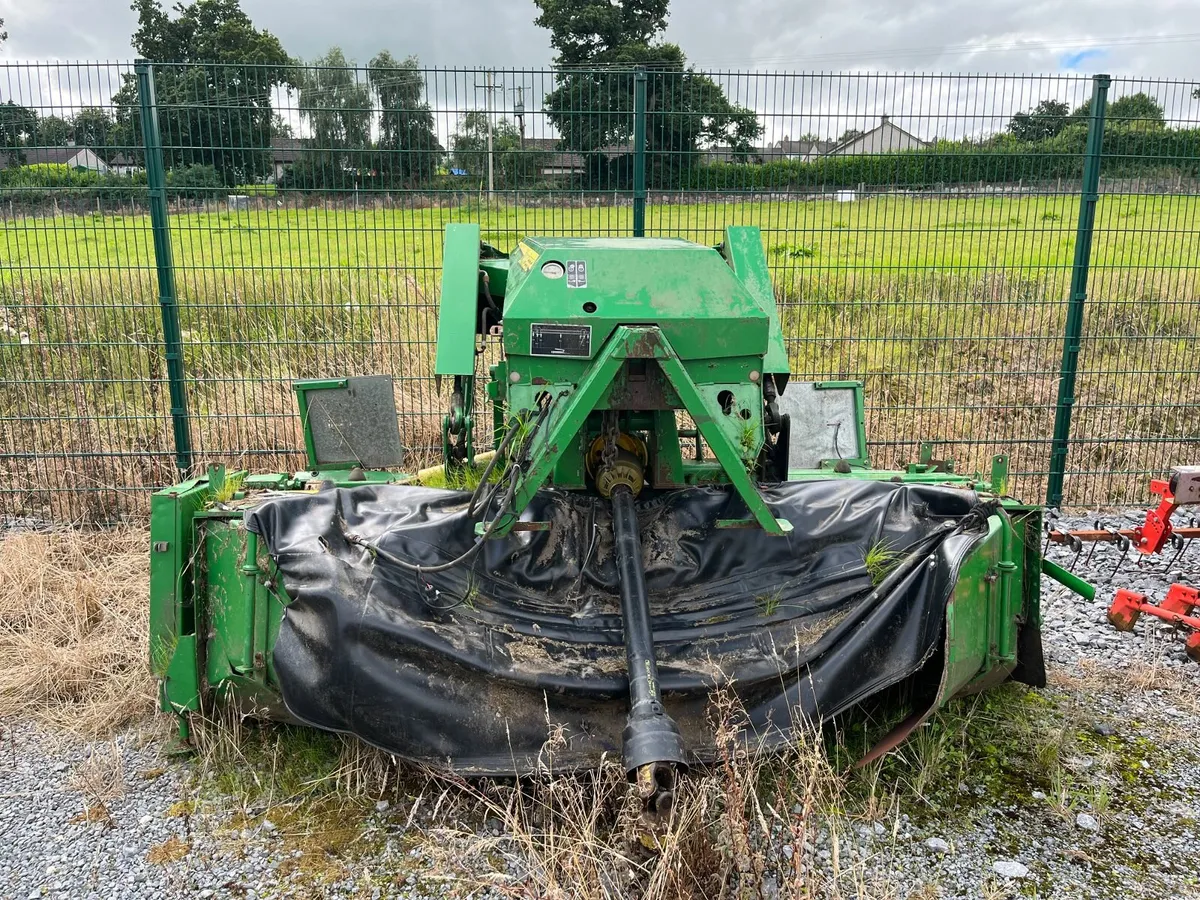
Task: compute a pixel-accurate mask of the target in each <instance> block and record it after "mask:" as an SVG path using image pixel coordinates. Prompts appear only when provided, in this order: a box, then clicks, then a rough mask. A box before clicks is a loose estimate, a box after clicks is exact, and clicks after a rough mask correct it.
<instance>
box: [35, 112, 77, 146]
mask: <svg viewBox="0 0 1200 900" xmlns="http://www.w3.org/2000/svg"><path fill="white" fill-rule="evenodd" d="M69 140H71V123H70V122H68V121H67V120H66V119H64V118H62V116H42V117H41V118H39V119H38V123H37V133H36V134H35V135H34V139H33V143H34V144H36V145H37V146H39V147H61V146H63V145H64V144H66V143H67V141H69Z"/></svg>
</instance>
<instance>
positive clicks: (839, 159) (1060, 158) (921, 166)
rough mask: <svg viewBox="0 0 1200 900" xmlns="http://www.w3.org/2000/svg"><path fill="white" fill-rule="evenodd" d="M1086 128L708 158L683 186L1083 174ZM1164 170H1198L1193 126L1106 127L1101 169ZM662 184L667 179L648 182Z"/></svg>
mask: <svg viewBox="0 0 1200 900" xmlns="http://www.w3.org/2000/svg"><path fill="white" fill-rule="evenodd" d="M1086 145H1087V129H1086V128H1084V127H1081V126H1075V127H1071V128H1067V129H1066V130H1064V131H1063V132H1062V133H1061V134H1059V135H1057V136H1055V137H1053V138H1051V139H1049V140H1046V141H1039V142H1037V143H1021V142H1019V141H1015V140H1012V139H1011V138H1001V139H998V140H993V141H990V142H988V143H985V144H977V143H976V144H972V143H965V142H962V143H957V142H956V143H952V142H948V141H941V142H938V143H936V144H934V145H933V146H932V147H928V148H925V149H921V150H906V151H901V152H897V153H876V154H864V155H859V156H823V157H819V158H817V159H814V160H812V161H810V162H801V161H799V160H779V161H776V162H769V163H766V164H762V165H756V164H750V163H714V164H711V165H705V166H696V167H693V168H691V169H689V170H688V171H687V172H686V173H685V176H684V181H685V183H684V185H683V187H684V189H687V190H717V191H739V190H742V191H773V190H780V191H783V190H795V189H814V188H853V187H856V186H857V185H860V184H862V185H870V186H895V187H902V188H914V189H921V188H931V187H936V186H939V185H943V186H944V185H955V184H972V183H978V182H987V183H991V184H997V183H1001V184H1015V183H1018V182H1022V181H1025V182H1046V181H1053V180H1055V179H1059V178H1062V179H1071V180H1078V179H1079V178H1080V177H1081V176H1082V174H1083V158H1084V152H1085V149H1086ZM1167 170H1170V171H1172V172H1177V173H1179V174H1182V175H1191V176H1195V175H1197V174H1200V129H1192V130H1167V129H1156V130H1146V129H1137V128H1122V127H1119V126H1116V127H1109V128H1108V129H1106V132H1105V136H1104V147H1103V159H1102V162H1101V172H1102V174H1103V175H1104V176H1106V177H1129V176H1135V175H1143V174H1149V173H1154V172H1163V171H1167ZM653 187H654V188H658V189H662V188H669V187H670V186H669V185H658V184H655V185H653Z"/></svg>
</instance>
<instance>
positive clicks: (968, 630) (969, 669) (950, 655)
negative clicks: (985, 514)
mask: <svg viewBox="0 0 1200 900" xmlns="http://www.w3.org/2000/svg"><path fill="white" fill-rule="evenodd" d="M1003 527H1004V526H1003V525H1002V523H1001V521H1000V518H999V517H998V516H991V517H990V518H989V519H988V533H987V537H985V538H984V539H983V541H981V542H980V543H979V544H978V545H977V546H976V547H975V549H974V550H973V551H972V552H971V553H970V554H969V555H968V556H967V558H966V559H964V560H963V562H962V565H961V567H960V568H959V571H958V579H957V581H956V583H955V585H954V593H953V594H952V595H951V598H950V602H949V604H947V606H946V679H945V683H944V684H943V687H942V693H943V697H942V699H943V700H944V699H946V698H948V697H951V696H953V695H954V694H956V693H957V692H958V691H959V690H961V689H962V688H963V687H965V686H966V685H967V684H969V683H970V682H971V681H973V680H974V679H975V677H976V676H977V675H979V674H980V672H981V671H982V670H984V669H985V668H987V662H988V645H989V639H990V631H991V622H992V616H993V615H994V614H995V611H996V607H997V605H998V600H997V595H998V594H999V589H998V586H997V582H998V579H991V580H989V579H988V576H989V574H992V573H994V572H995V567H996V563H997V562H999V559H1000V550H1001V543H1002V542H1001V536H1000V531H1001V529H1002V528H1003Z"/></svg>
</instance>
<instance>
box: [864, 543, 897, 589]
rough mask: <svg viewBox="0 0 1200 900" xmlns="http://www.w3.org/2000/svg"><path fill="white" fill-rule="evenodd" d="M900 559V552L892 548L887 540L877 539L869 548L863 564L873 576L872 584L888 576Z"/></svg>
mask: <svg viewBox="0 0 1200 900" xmlns="http://www.w3.org/2000/svg"><path fill="white" fill-rule="evenodd" d="M899 561H900V554H899V553H897V552H896V551H895V550H893V549H892V548H891V545H890V544H889V543H888V542H887V541H876V542H875V543H873V544H871V546H870V547H868V548H867V552H866V555H865V556H864V557H863V565H864V566H866V567H867V574H868V575H869V576H870V577H871V584H872V585H877V584H879V583H880V582H881V581H883V579H885V578H887V576H888V573H889V572H891V571H892V569H894V568H895V567H896V565H897V563H899Z"/></svg>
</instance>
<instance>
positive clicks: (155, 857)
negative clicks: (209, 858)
mask: <svg viewBox="0 0 1200 900" xmlns="http://www.w3.org/2000/svg"><path fill="white" fill-rule="evenodd" d="M191 849H192V845H191V844H189V843H188V842H187V841H185V840H184V839H183V838H181V837H179V836H178V835H174V836H172V837H169V838H167V839H166V840H165V841H163V842H162V843H161V844H155V845H154V846H153V847H151V848H150V849H149V850H148V851H146V862H148V863H151V864H153V865H156V866H165V865H167V864H168V863H173V862H179V860H181V859H183V858H184V857H185V856H187V855H188V853H190V852H191Z"/></svg>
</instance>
